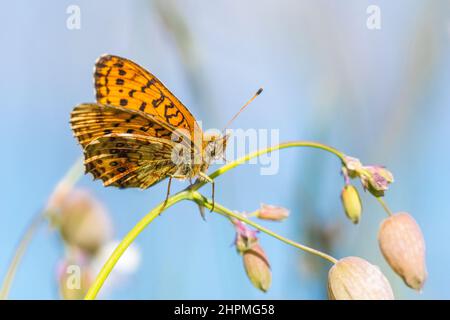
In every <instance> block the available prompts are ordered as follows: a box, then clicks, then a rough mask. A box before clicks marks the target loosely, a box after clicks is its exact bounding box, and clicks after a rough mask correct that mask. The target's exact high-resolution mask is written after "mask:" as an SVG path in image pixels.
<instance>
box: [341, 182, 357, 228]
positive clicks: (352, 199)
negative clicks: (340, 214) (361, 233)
mask: <svg viewBox="0 0 450 320" xmlns="http://www.w3.org/2000/svg"><path fill="white" fill-rule="evenodd" d="M341 201H342V205H343V206H344V211H345V214H346V215H347V217H348V218H349V219H350V220H351V221H352V222H353V223H355V224H357V223H358V222H359V219H360V218H361V213H362V204H361V198H360V197H359V193H358V190H357V189H356V188H355V187H354V186H352V185H351V184H347V185H345V186H344V188H343V189H342V192H341Z"/></svg>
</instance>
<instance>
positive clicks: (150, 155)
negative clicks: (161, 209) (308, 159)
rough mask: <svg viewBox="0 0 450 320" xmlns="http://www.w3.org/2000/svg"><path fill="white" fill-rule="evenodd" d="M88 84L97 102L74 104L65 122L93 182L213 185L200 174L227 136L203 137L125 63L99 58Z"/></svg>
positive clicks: (185, 114) (151, 80) (153, 81)
mask: <svg viewBox="0 0 450 320" xmlns="http://www.w3.org/2000/svg"><path fill="white" fill-rule="evenodd" d="M94 85H95V94H96V98H97V103H83V104H80V105H77V106H76V107H75V108H74V110H73V111H72V114H71V120H70V123H71V126H72V130H73V132H74V135H75V137H76V138H77V139H78V141H79V143H80V144H81V146H82V147H83V150H84V156H85V161H84V163H85V167H86V171H87V172H90V173H92V174H93V176H94V179H101V180H103V183H104V185H105V186H117V187H121V188H128V187H139V188H143V189H145V188H148V187H150V186H152V185H154V184H156V183H157V182H159V181H161V180H162V179H164V178H166V177H169V178H170V179H169V187H168V194H169V190H170V182H171V179H172V178H178V179H192V178H194V177H198V178H199V179H201V180H203V181H208V182H211V183H213V181H212V179H210V178H209V177H208V175H207V174H206V171H207V170H208V167H209V165H210V163H211V162H212V161H213V160H214V159H217V158H219V157H222V155H223V152H224V150H225V147H226V142H227V136H225V135H205V134H204V133H203V132H202V130H201V128H200V126H199V125H198V123H197V121H196V120H195V118H194V117H193V115H192V114H191V113H190V112H189V110H188V109H187V108H186V107H185V106H184V105H183V104H182V103H181V102H180V101H179V100H178V99H177V98H176V97H175V96H174V95H173V94H172V93H171V92H170V91H169V90H168V89H167V88H166V87H165V86H164V85H163V84H162V83H161V81H159V80H158V79H157V78H156V77H155V76H154V75H153V74H151V73H150V72H148V71H147V70H145V69H144V68H142V67H140V66H139V65H137V64H136V63H134V62H132V61H130V60H128V59H125V58H121V57H117V56H113V55H104V56H101V57H100V58H99V59H98V60H97V62H96V63H95V68H94ZM261 91H262V90H261V89H260V90H259V91H258V93H257V94H256V95H255V96H254V97H253V98H252V99H251V100H250V101H249V102H247V103H246V104H245V105H244V107H242V108H241V110H243V109H244V108H245V106H247V105H248V104H249V103H250V102H251V101H252V100H253V99H254V98H255V97H256V96H257V95H258V94H259V93H260V92H261ZM241 110H240V111H241ZM233 119H234V118H233ZM213 186H214V184H213ZM213 190H214V189H213ZM166 199H167V198H166Z"/></svg>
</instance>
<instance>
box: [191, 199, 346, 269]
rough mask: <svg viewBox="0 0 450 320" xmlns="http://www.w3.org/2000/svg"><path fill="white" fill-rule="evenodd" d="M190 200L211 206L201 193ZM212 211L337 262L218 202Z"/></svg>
mask: <svg viewBox="0 0 450 320" xmlns="http://www.w3.org/2000/svg"><path fill="white" fill-rule="evenodd" d="M190 200H193V201H195V202H196V203H197V204H199V205H201V206H204V207H205V208H207V209H211V208H212V207H213V204H212V201H211V200H209V199H207V198H206V197H204V196H203V195H201V194H200V193H198V192H193V193H192V196H191V199H190ZM214 211H215V212H217V213H219V214H221V215H224V216H226V217H228V218H229V217H231V218H234V219H237V220H240V221H242V222H244V223H246V224H248V225H249V226H252V227H254V228H255V229H258V230H259V231H261V232H264V233H266V234H268V235H269V236H271V237H274V238H276V239H278V240H280V241H282V242H284V243H287V244H289V245H291V246H293V247H296V248H298V249H300V250H303V251H306V252H308V253H311V254H314V255H316V256H318V257H321V258H323V259H325V260H328V261H330V262H331V263H333V264H335V263H336V262H337V260H336V259H335V258H333V257H332V256H330V255H328V254H326V253H323V252H321V251H319V250H316V249H313V248H310V247H308V246H305V245H303V244H300V243H297V242H295V241H292V240H290V239H287V238H285V237H283V236H280V235H279V234H277V233H275V232H273V231H271V230H269V229H267V228H265V227H263V226H261V225H259V224H258V223H256V222H254V221H252V220H250V219H248V218H246V217H244V216H242V215H240V214H237V213H235V212H233V211H231V210H229V209H227V208H225V207H224V206H222V205H221V204H219V203H217V202H215V203H214Z"/></svg>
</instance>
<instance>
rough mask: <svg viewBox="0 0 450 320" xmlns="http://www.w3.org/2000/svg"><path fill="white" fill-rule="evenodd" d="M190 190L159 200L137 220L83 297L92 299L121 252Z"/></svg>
mask: <svg viewBox="0 0 450 320" xmlns="http://www.w3.org/2000/svg"><path fill="white" fill-rule="evenodd" d="M189 193H190V191H187V190H184V191H181V192H178V193H177V194H175V195H174V196H172V197H170V198H169V199H168V200H167V202H166V204H165V206H164V201H163V202H161V203H160V204H159V205H158V206H156V207H155V208H154V209H152V210H151V211H150V212H149V213H148V214H147V215H146V216H145V217H144V218H143V219H142V220H141V221H139V222H138V223H137V224H136V225H135V226H134V227H133V229H131V231H130V232H128V234H127V235H126V236H125V237H124V238H123V239H122V241H121V242H120V244H119V245H118V246H117V248H116V249H115V250H114V252H113V253H112V254H111V256H110V257H109V258H108V260H107V261H106V263H105V264H104V265H103V267H102V269H101V270H100V273H99V274H98V275H97V278H96V279H95V281H94V283H93V284H92V285H91V287H90V288H89V291H88V292H87V294H86V296H85V297H84V298H85V299H86V300H93V299H95V297H96V296H97V294H98V292H99V291H100V289H101V287H102V286H103V283H104V282H105V280H106V279H107V278H108V276H109V274H110V273H111V271H112V269H113V268H114V266H115V265H116V263H117V261H119V259H120V257H121V256H122V254H123V253H124V252H125V250H126V249H127V248H128V247H129V246H130V245H131V244H132V243H133V241H134V239H136V237H137V236H138V235H139V234H140V233H141V232H142V231H143V230H144V229H145V228H146V227H147V226H148V225H149V224H150V223H151V222H152V221H153V220H154V219H155V218H156V217H157V216H159V215H160V214H161V212H162V211H163V210H166V209H168V208H169V207H171V206H173V205H174V204H175V203H177V202H179V201H181V200H184V199H188V198H189Z"/></svg>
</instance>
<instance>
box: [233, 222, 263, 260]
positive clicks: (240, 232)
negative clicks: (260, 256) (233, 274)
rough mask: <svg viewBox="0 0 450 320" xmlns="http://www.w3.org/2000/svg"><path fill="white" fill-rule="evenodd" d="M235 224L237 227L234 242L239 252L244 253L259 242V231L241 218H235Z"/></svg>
mask: <svg viewBox="0 0 450 320" xmlns="http://www.w3.org/2000/svg"><path fill="white" fill-rule="evenodd" d="M234 225H235V227H236V239H235V240H234V244H235V246H236V250H237V251H238V253H240V254H242V253H244V252H245V251H247V250H248V249H250V248H251V247H252V246H253V245H254V244H255V243H257V242H258V238H257V237H256V234H257V231H255V230H252V229H250V228H248V227H247V225H246V224H245V223H243V222H241V221H239V220H235V221H234Z"/></svg>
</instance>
